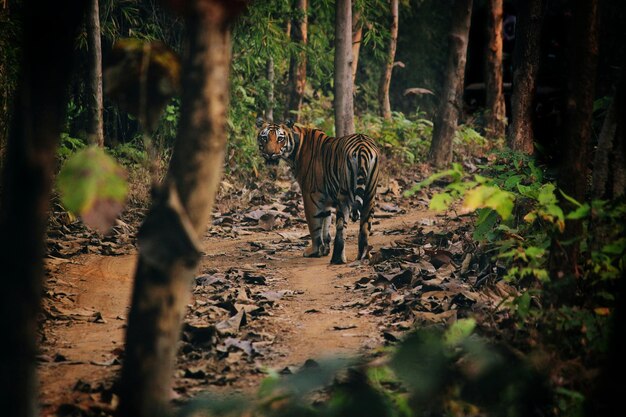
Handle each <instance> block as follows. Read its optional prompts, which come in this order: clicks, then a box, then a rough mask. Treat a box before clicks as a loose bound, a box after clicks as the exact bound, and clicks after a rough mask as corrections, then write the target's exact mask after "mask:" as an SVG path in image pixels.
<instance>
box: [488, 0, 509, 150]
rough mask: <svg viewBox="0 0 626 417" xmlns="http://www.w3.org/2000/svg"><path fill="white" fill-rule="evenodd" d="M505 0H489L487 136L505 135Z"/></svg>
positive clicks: (497, 136)
mask: <svg viewBox="0 0 626 417" xmlns="http://www.w3.org/2000/svg"><path fill="white" fill-rule="evenodd" d="M502 3H503V0H489V6H488V12H487V39H488V41H487V47H486V51H485V57H486V61H485V96H486V97H485V98H486V103H485V107H486V109H485V110H486V113H487V115H486V118H487V120H486V126H485V130H486V132H487V137H489V138H493V139H496V138H502V137H504V133H505V127H506V108H505V104H504V93H503V91H502V87H503V86H502V14H503V5H502Z"/></svg>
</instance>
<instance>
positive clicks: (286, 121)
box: [285, 119, 295, 129]
mask: <svg viewBox="0 0 626 417" xmlns="http://www.w3.org/2000/svg"><path fill="white" fill-rule="evenodd" d="M294 123H295V122H294V121H293V119H287V120H285V125H287V127H288V128H289V129H291V128H292V127H293V125H294Z"/></svg>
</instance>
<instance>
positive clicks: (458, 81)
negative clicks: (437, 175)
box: [429, 0, 472, 167]
mask: <svg viewBox="0 0 626 417" xmlns="http://www.w3.org/2000/svg"><path fill="white" fill-rule="evenodd" d="M471 20H472V0H456V1H455V2H454V6H453V10H452V21H451V25H452V27H451V30H450V46H449V52H448V63H447V65H446V73H445V78H444V82H443V88H442V90H441V93H440V97H439V111H438V112H437V116H436V118H435V123H434V128H433V140H432V143H431V146H430V154H429V159H430V162H431V163H432V164H433V165H434V166H436V167H443V166H446V165H448V164H450V163H451V162H452V141H453V139H454V134H455V132H456V128H457V124H458V121H459V117H460V115H461V112H462V110H463V83H464V79H465V61H466V58H467V44H468V40H469V28H470V23H471Z"/></svg>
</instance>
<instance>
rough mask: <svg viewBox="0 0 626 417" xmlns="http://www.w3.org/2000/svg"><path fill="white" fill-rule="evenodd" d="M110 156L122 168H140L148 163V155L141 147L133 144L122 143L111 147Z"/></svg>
mask: <svg viewBox="0 0 626 417" xmlns="http://www.w3.org/2000/svg"><path fill="white" fill-rule="evenodd" d="M110 151H111V155H113V156H114V157H115V159H116V160H117V161H119V162H120V163H121V164H122V165H124V166H129V167H133V166H141V165H145V164H146V163H147V162H148V154H147V153H146V151H145V150H144V149H143V145H137V144H136V143H134V142H127V143H122V144H120V145H117V146H115V147H113V148H112V149H111V150H110Z"/></svg>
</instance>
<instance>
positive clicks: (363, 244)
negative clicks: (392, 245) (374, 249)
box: [356, 201, 374, 261]
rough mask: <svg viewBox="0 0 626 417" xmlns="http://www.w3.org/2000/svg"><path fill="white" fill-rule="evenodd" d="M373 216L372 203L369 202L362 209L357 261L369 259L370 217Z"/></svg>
mask: <svg viewBox="0 0 626 417" xmlns="http://www.w3.org/2000/svg"><path fill="white" fill-rule="evenodd" d="M373 215H374V203H373V201H369V202H368V203H367V205H366V206H365V207H364V208H363V213H362V215H361V224H360V227H359V254H358V255H357V258H356V259H357V261H360V260H363V259H369V258H370V249H371V247H370V245H369V235H370V233H371V231H372V216H373Z"/></svg>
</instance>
